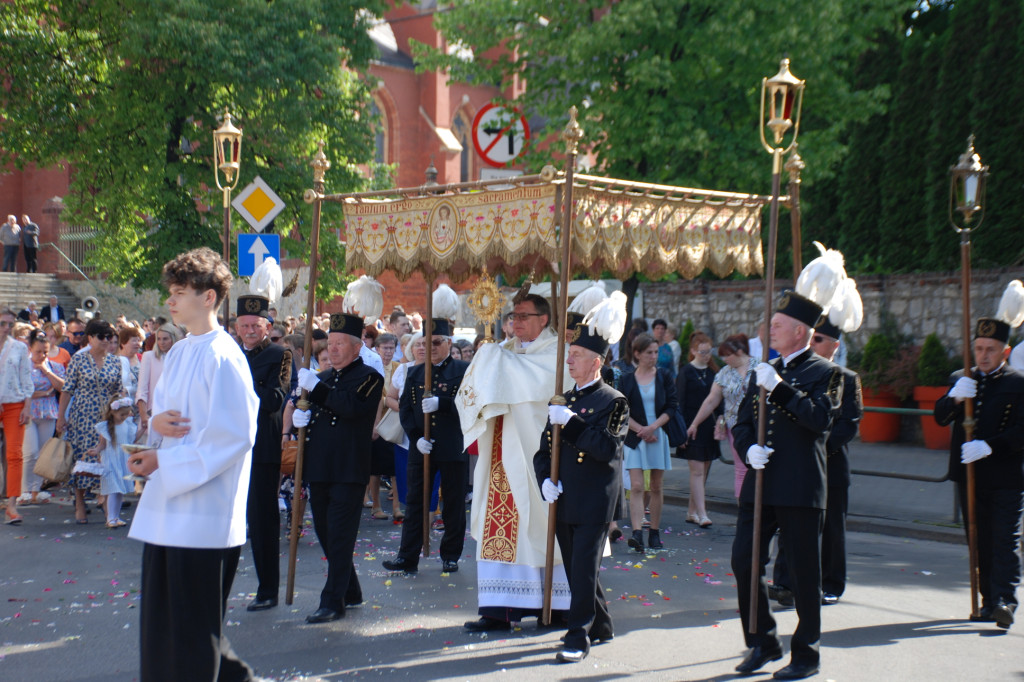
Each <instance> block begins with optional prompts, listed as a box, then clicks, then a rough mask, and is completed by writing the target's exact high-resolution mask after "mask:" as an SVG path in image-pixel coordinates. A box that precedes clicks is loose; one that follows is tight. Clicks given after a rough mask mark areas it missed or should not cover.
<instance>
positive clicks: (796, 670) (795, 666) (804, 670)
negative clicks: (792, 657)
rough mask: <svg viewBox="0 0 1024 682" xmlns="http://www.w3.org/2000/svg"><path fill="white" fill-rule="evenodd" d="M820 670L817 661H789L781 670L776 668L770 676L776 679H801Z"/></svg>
mask: <svg viewBox="0 0 1024 682" xmlns="http://www.w3.org/2000/svg"><path fill="white" fill-rule="evenodd" d="M820 671H821V666H819V665H818V664H817V663H790V664H789V665H787V666H786V667H785V668H783V669H782V670H776V671H775V673H774V674H773V675H772V677H774V678H775V679H777V680H802V679H804V678H805V677H810V676H811V675H817V674H818V673H819V672H820Z"/></svg>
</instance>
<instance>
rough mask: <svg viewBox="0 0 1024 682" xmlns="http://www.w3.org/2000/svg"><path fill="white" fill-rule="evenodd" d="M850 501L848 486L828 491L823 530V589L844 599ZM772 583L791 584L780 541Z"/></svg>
mask: <svg viewBox="0 0 1024 682" xmlns="http://www.w3.org/2000/svg"><path fill="white" fill-rule="evenodd" d="M849 501H850V494H849V488H847V487H846V486H836V487H830V488H829V489H828V508H827V509H826V510H825V526H824V528H823V529H822V531H821V590H822V592H825V593H826V594H834V595H836V596H837V597H841V596H843V592H845V591H846V514H847V511H848V509H849ZM772 581H773V582H774V583H775V584H776V585H779V586H781V587H786V588H788V587H789V586H790V584H792V581H791V580H790V577H789V566H788V565H787V564H786V553H785V551H783V547H782V543H781V542H780V543H779V551H778V553H777V554H776V555H775V569H774V570H773V572H772Z"/></svg>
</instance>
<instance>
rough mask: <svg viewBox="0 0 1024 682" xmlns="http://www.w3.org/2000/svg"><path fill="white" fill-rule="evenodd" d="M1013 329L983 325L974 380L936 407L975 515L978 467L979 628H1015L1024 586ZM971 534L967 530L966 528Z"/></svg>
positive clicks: (1020, 401) (1021, 392)
mask: <svg viewBox="0 0 1024 682" xmlns="http://www.w3.org/2000/svg"><path fill="white" fill-rule="evenodd" d="M1009 340H1010V326H1009V325H1008V324H1006V323H1005V322H1003V321H1001V320H996V319H991V318H984V317H983V318H981V319H979V320H978V324H977V327H976V328H975V332H974V362H975V363H977V364H976V366H975V367H974V369H973V377H965V376H964V373H963V370H960V371H958V372H954V373H953V374H952V375H951V376H950V384H951V385H952V386H951V388H950V390H949V392H948V393H947V394H946V395H945V396H943V397H942V398H940V399H939V400H938V401H937V402H936V403H935V421H937V422H938V423H939V424H940V425H943V426H945V425H946V424H949V423H950V422H952V423H953V437H952V441H951V443H950V458H949V477H950V479H952V480H953V481H956V485H957V489H958V490H959V492H960V506H961V509H962V513H963V518H964V519H965V520H966V519H968V515H967V487H966V478H967V476H966V466H965V465H966V464H969V463H971V462H974V485H975V496H974V498H975V515H976V521H975V524H976V527H977V533H978V537H977V545H978V574H979V589H980V591H981V599H982V601H981V613H980V618H978V620H981V621H986V622H992V621H995V623H996V625H998V626H999V627H1001V628H1004V629H1005V628H1009V627H1010V626H1011V625H1013V618H1014V612H1015V611H1016V610H1017V585H1018V584H1019V583H1020V573H1021V559H1020V538H1021V510H1022V507H1024V494H1022V493H1024V473H1022V471H1021V466H1022V464H1024V375H1021V374H1020V373H1019V372H1017V371H1016V370H1014V369H1013V368H1012V367H1010V366H1009V365H1008V364H1007V363H1006V358H1007V357H1008V356H1009V354H1010V346H1009V345H1008V342H1009ZM966 398H973V399H974V418H975V425H974V439H973V440H970V441H967V442H965V434H964V426H963V422H964V405H963V403H964V400H965V399H966ZM965 527H966V524H965Z"/></svg>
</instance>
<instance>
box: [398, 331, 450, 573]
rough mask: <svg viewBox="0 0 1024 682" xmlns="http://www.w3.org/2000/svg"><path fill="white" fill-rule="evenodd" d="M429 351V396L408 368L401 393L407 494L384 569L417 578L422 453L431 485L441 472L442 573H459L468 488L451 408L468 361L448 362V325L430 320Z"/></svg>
mask: <svg viewBox="0 0 1024 682" xmlns="http://www.w3.org/2000/svg"><path fill="white" fill-rule="evenodd" d="M433 325H434V326H433V329H432V330H431V337H432V338H431V344H433V345H432V347H431V348H430V349H429V352H430V359H431V362H433V363H434V367H433V374H432V375H431V389H430V392H431V394H432V395H431V397H429V398H428V397H426V396H425V394H424V390H423V385H424V380H425V374H426V368H425V367H424V365H416V366H414V367H410V368H409V373H408V374H407V375H406V377H405V390H403V391H402V398H401V400H399V402H398V416H399V418H400V419H401V420H402V428H403V429H405V432H406V433H407V434H408V435H409V443H410V444H412V445H413V447H410V448H409V468H408V476H407V477H406V480H407V481H408V487H407V492H406V494H405V521H404V522H403V523H402V543H401V545H400V546H399V549H398V556H397V557H395V559H394V560H393V561H384V562H382V564H381V565H382V566H384V568H385V569H387V570H389V571H404V572H405V573H415V572H416V571H417V570H419V562H420V548H421V547H422V546H423V505H424V504H426V503H427V502H428V501H426V500H424V499H423V476H424V471H423V454H424V453H430V471H429V472H427V473H428V475H429V480H431V481H433V480H434V476H435V475H436V473H437V472H438V471H440V472H441V520H442V521H444V536H442V538H441V545H440V547H439V551H440V555H441V561H442V562H443V566H442V570H443V571H444V572H445V573H453V572H455V571H457V570H459V557H460V556H462V548H463V545H464V543H465V540H466V486H467V485H468V484H469V483H468V480H469V456H468V455H467V454H466V451H465V448H464V447H463V443H462V426H461V424H460V423H459V413H458V410H456V409H455V396H456V394H458V392H459V386H460V385H461V384H462V377H463V376H465V374H466V369H467V368H468V367H469V363H468V362H463V361H462V360H455V359H453V358H452V357H451V349H452V341H451V326H450V323H449V322H448V320H444V319H439V318H434V320H433ZM424 414H429V415H430V440H427V439H426V438H424V437H423V418H424Z"/></svg>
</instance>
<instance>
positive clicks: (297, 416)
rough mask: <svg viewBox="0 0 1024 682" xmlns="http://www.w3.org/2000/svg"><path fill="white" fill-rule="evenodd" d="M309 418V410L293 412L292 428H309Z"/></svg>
mask: <svg viewBox="0 0 1024 682" xmlns="http://www.w3.org/2000/svg"><path fill="white" fill-rule="evenodd" d="M309 417H310V411H309V410H295V411H294V412H292V426H294V427H295V428H297V429H301V428H303V427H305V426H309Z"/></svg>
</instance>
